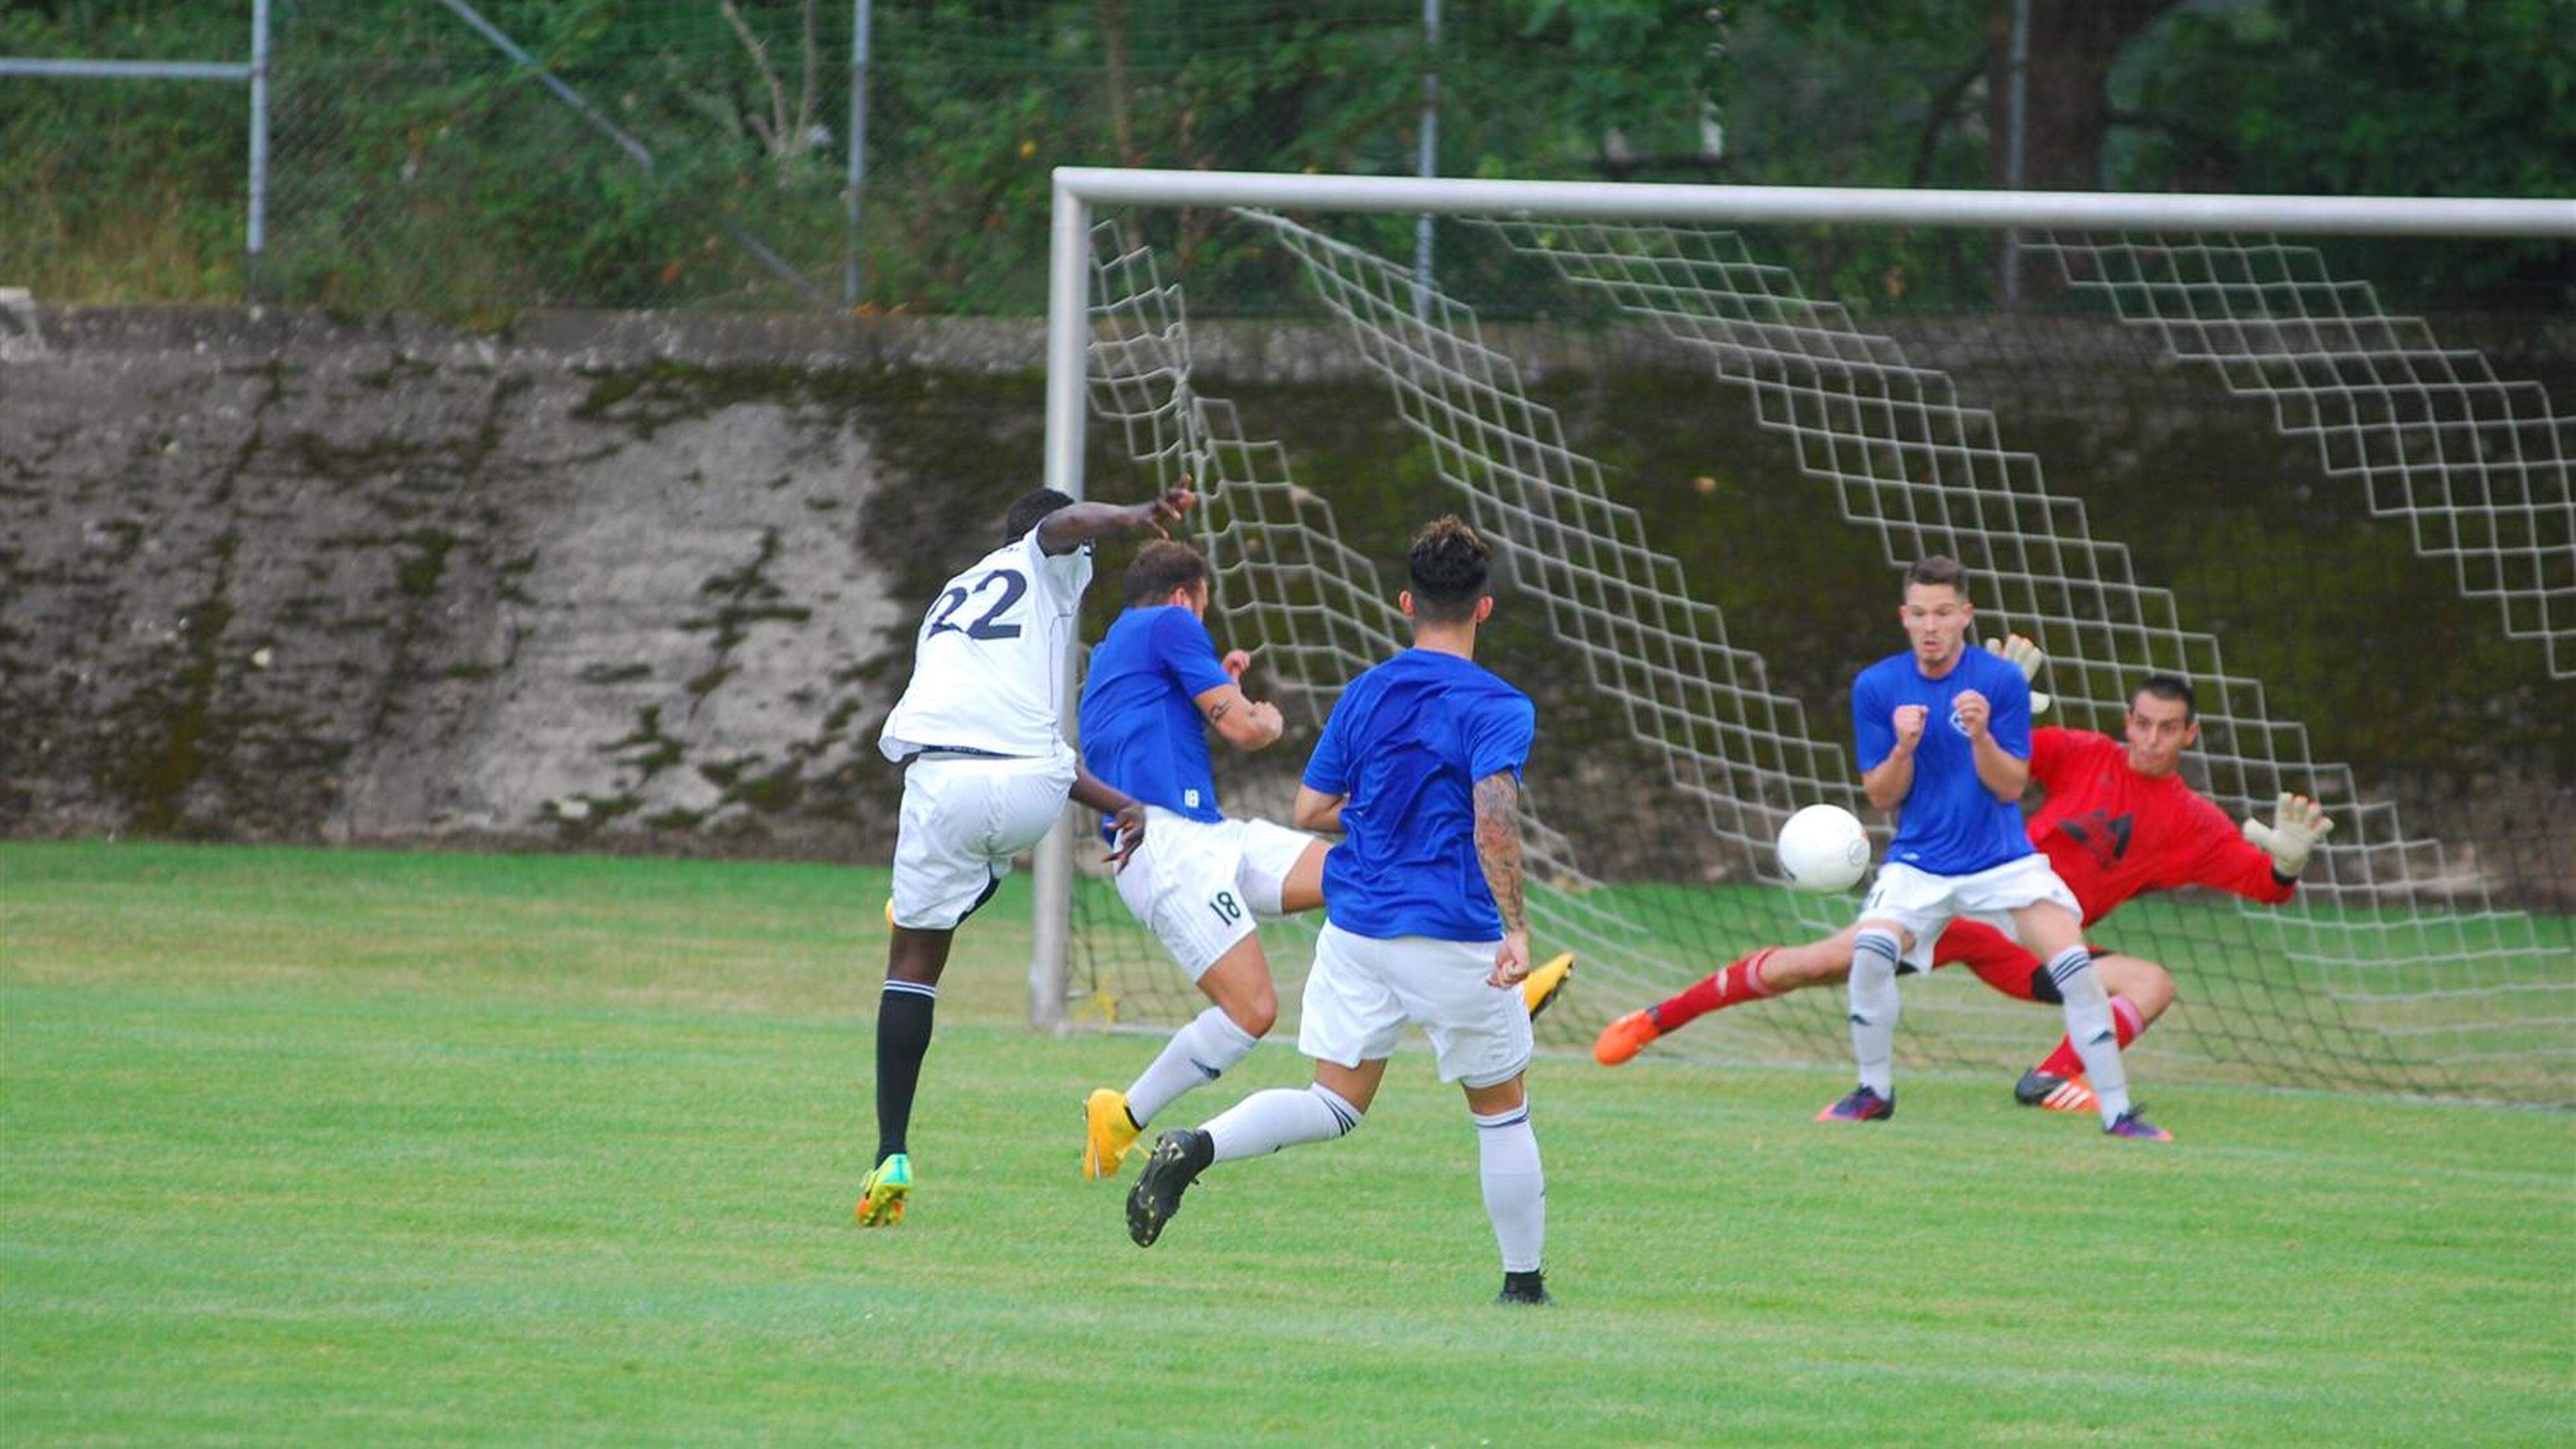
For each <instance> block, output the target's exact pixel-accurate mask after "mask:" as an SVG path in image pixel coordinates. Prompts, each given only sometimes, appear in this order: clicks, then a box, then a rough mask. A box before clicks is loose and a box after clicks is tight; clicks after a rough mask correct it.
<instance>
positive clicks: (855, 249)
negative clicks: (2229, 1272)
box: [841, 0, 874, 307]
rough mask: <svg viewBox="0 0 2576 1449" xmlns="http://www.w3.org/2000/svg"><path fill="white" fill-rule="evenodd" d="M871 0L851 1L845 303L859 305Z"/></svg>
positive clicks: (843, 271)
mask: <svg viewBox="0 0 2576 1449" xmlns="http://www.w3.org/2000/svg"><path fill="white" fill-rule="evenodd" d="M873 8H874V7H873V5H872V4H871V0H851V3H850V194H849V200H848V208H849V223H848V228H847V233H846V235H845V236H844V237H843V238H842V246H843V248H844V249H845V251H846V255H845V256H844V257H843V259H842V268H841V305H843V306H845V307H856V306H858V305H859V285H860V282H861V281H862V278H861V276H860V268H859V214H860V210H861V207H862V203H863V201H864V198H865V196H866V192H867V184H868V40H869V36H868V22H869V21H870V19H871V18H872V17H871V15H870V14H869V12H870V10H871V9H873Z"/></svg>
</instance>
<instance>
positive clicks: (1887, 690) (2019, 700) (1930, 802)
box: [1852, 645, 2036, 875]
mask: <svg viewBox="0 0 2576 1449" xmlns="http://www.w3.org/2000/svg"><path fill="white" fill-rule="evenodd" d="M1968 689H1973V690H1975V691H1976V692H1978V693H1979V694H1982V695H1984V696H1985V697H1986V703H1987V704H1988V705H1989V706H1991V709H1990V710H1989V712H1988V714H1987V716H1986V732H1987V733H1989V734H1991V735H1993V736H1994V737H1995V743H1996V744H1998V745H2001V746H2002V747H2003V749H2004V752H2005V753H2006V754H2009V755H2012V756H2014V757H2015V758H2017V759H2024V760H2027V759H2029V758H2030V683H2029V681H2027V680H2025V679H2023V678H2022V677H2021V671H2020V670H2019V669H2017V668H2015V667H2013V666H2012V665H2010V664H2007V663H2005V662H2004V661H2003V660H2002V659H1999V658H1997V657H1996V656H1994V655H1992V654H1989V653H1987V652H1986V651H1985V650H1983V649H1979V648H1976V647H1974V646H1973V645H1971V646H1967V648H1966V652H1965V653H1964V654H1962V655H1961V656H1960V659H1959V663H1958V666H1957V667H1956V668H1954V669H1952V670H1951V671H1950V672H1949V673H1948V674H1947V675H1945V676H1943V677H1942V678H1939V679H1926V678H1924V677H1923V671H1922V670H1921V669H1920V668H1919V667H1917V666H1916V664H1915V662H1914V656H1913V655H1912V654H1911V653H1905V654H1891V655H1889V656H1888V657H1887V658H1885V659H1882V660H1880V661H1878V662H1877V663H1876V664H1873V665H1871V666H1870V667H1868V668H1867V669H1864V670H1862V671H1861V672H1860V676H1859V677H1858V678H1856V679H1854V680H1853V681H1852V731H1853V733H1854V734H1855V735H1857V736H1858V737H1859V740H1860V767H1861V770H1862V772H1863V773H1867V772H1868V771H1871V770H1874V769H1876V768H1878V766H1879V765H1880V764H1881V763H1883V762H1885V760H1886V759H1887V757H1888V755H1889V754H1890V753H1892V752H1893V751H1894V750H1895V749H1896V726H1895V724H1894V723H1893V722H1892V719H1891V717H1892V716H1893V715H1894V714H1895V713H1896V708H1897V706H1899V705H1905V704H1919V705H1922V706H1923V707H1924V708H1925V709H1926V710H1928V711H1929V715H1928V716H1927V718H1926V719H1925V720H1924V722H1923V741H1922V743H1921V744H1919V745H1917V746H1916V747H1915V750H1914V788H1913V789H1912V791H1911V792H1909V793H1908V794H1907V795H1906V797H1905V801H1904V803H1903V804H1901V805H1899V806H1898V807H1897V820H1896V838H1895V839H1894V840H1893V841H1890V842H1889V843H1888V847H1887V858H1888V859H1890V860H1897V861H1903V862H1904V863H1905V864H1907V865H1910V866H1913V867H1914V868H1915V869H1917V870H1921V871H1927V872H1929V873H1931V874H1933V875H1974V874H1975V873H1976V872H1978V871H1981V870H1990V869H1992V868H1993V867H1995V866H1998V865H2002V864H2003V863H2004V862H2006V861H2009V860H2019V859H2020V858H2021V857H2023V856H2025V855H2028V854H2030V853H2031V852H2032V851H2033V850H2034V849H2036V847H2034V846H2033V845H2032V844H2031V843H2030V837H2029V836H2028V835H2027V834H2025V833H2024V832H2023V830H2022V824H2021V806H2020V805H2019V804H2018V803H2016V802H2014V801H2010V800H1998V799H1996V798H1995V797H1994V795H1993V794H1992V793H1991V792H1990V791H1988V790H1987V789H1986V787H1985V784H1984V782H1982V781H1980V780H1979V779H1978V778H1977V757H1976V750H1975V746H1974V745H1973V744H1972V743H1971V742H1970V741H1969V739H1968V733H1967V731H1966V730H1964V729H1961V728H1960V727H1959V722H1958V719H1957V718H1956V716H1954V715H1953V714H1952V713H1951V708H1950V701H1951V700H1952V699H1954V698H1956V697H1957V696H1958V694H1959V692H1960V691H1962V690H1968Z"/></svg>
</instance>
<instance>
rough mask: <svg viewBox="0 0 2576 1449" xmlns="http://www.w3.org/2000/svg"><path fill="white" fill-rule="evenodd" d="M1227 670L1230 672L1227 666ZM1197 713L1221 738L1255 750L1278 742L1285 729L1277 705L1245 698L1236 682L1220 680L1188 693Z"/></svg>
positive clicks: (1239, 747) (1236, 746)
mask: <svg viewBox="0 0 2576 1449" xmlns="http://www.w3.org/2000/svg"><path fill="white" fill-rule="evenodd" d="M1227 672H1228V673H1234V672H1235V671H1233V670H1228V671H1227ZM1190 703H1192V704H1194V705H1197V706H1198V711H1199V715H1200V717H1201V718H1203V719H1205V720H1206V721H1207V722H1208V723H1209V724H1210V725H1212V726H1214V727H1215V728H1216V732H1217V733H1218V734H1219V735H1222V736H1224V738H1225V742H1226V743H1227V744H1229V745H1232V746H1234V747H1235V748H1236V749H1238V750H1258V749H1261V748H1264V747H1265V746H1268V745H1273V744H1276V743H1278V741H1279V737H1280V736H1281V735H1283V734H1285V733H1287V731H1288V721H1287V719H1286V717H1285V716H1283V715H1281V714H1280V713H1279V706H1277V705H1275V704H1272V703H1270V702H1268V701H1267V700H1256V699H1247V698H1245V697H1244V693H1243V686H1242V685H1240V684H1220V685H1216V686H1214V687H1213V688H1209V689H1202V690H1200V691H1199V692H1198V693H1197V694H1194V695H1192V696H1190Z"/></svg>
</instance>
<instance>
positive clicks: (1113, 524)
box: [1038, 478, 1198, 554]
mask: <svg viewBox="0 0 2576 1449" xmlns="http://www.w3.org/2000/svg"><path fill="white" fill-rule="evenodd" d="M1181 483H1182V486H1180V487H1178V488H1167V489H1164V490H1163V494H1162V496H1161V497H1159V498H1155V499H1152V500H1150V501H1148V502H1144V503H1130V504H1124V505H1122V504H1115V503H1089V502H1085V503H1068V504H1066V505H1065V506H1064V507H1062V508H1059V509H1057V510H1056V511H1055V512H1053V513H1050V514H1048V515H1047V516H1046V517H1045V519H1043V520H1042V521H1040V522H1039V524H1038V548H1039V549H1040V550H1041V551H1042V552H1045V553H1048V554H1067V553H1071V552H1073V551H1074V550H1075V549H1077V548H1080V547H1082V546H1083V545H1084V544H1086V543H1089V542H1090V541H1091V540H1093V539H1095V538H1098V537H1100V536H1101V535H1103V534H1112V533H1116V534H1137V533H1151V534H1153V535H1155V536H1156V537H1158V538H1169V537H1171V525H1173V524H1175V523H1178V522H1180V521H1181V516H1182V515H1183V514H1186V513H1188V512H1189V511H1190V509H1191V508H1192V507H1194V506H1195V505H1196V504H1197V503H1198V495H1197V494H1196V493H1193V492H1191V491H1190V489H1189V486H1188V485H1189V480H1188V479H1186V478H1184V479H1182V480H1181Z"/></svg>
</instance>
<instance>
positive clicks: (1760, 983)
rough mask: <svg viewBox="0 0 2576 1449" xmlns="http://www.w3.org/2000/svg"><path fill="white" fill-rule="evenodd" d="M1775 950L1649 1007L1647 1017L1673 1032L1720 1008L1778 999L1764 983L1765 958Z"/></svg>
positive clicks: (1769, 949)
mask: <svg viewBox="0 0 2576 1449" xmlns="http://www.w3.org/2000/svg"><path fill="white" fill-rule="evenodd" d="M1772 950H1773V948H1772V947H1769V946H1765V947H1763V948H1762V949H1761V950H1759V951H1756V952H1754V953H1753V954H1752V955H1750V956H1746V957H1744V958H1742V959H1741V960H1736V961H1730V962H1728V963H1727V964H1726V965H1725V966H1724V967H1722V968H1720V969H1719V971H1718V972H1717V974H1716V975H1714V976H1711V977H1709V978H1708V979H1706V980H1704V981H1701V982H1698V983H1696V984H1694V985H1692V986H1690V987H1688V988H1686V989H1684V990H1683V992H1682V994H1681V995H1679V996H1676V997H1673V998H1672V999H1671V1000H1669V1001H1659V1002H1656V1003H1655V1004H1654V1005H1652V1006H1650V1007H1647V1008H1646V1014H1647V1015H1648V1016H1651V1017H1653V1018H1654V1022H1655V1025H1656V1026H1657V1027H1659V1028H1661V1029H1663V1030H1665V1031H1671V1030H1673V1029H1674V1028H1676V1027H1679V1026H1683V1025H1686V1024H1688V1023H1690V1022H1692V1021H1695V1020H1697V1019H1698V1018H1700V1017H1703V1016H1706V1015H1707V1014H1708V1013H1710V1012H1712V1011H1716V1010H1718V1009H1720V1008H1721V1007H1728V1006H1733V1005H1735V1004H1736V1003H1738V1002H1743V1001H1760V1000H1761V999H1762V998H1764V997H1766V996H1776V995H1778V994H1779V993H1778V992H1775V991H1773V990H1772V989H1771V987H1770V985H1769V983H1767V982H1765V981H1764V980H1763V979H1762V958H1763V957H1765V956H1768V955H1770V954H1771V952H1772Z"/></svg>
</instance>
